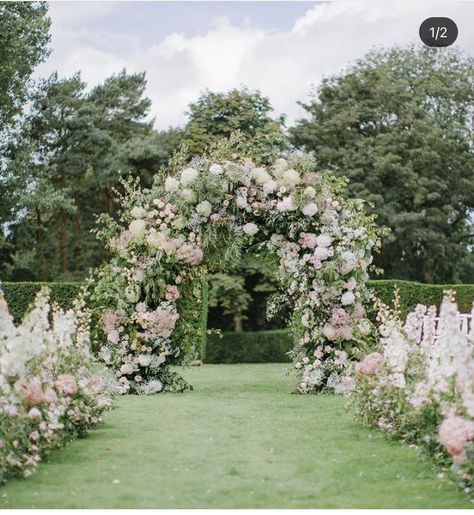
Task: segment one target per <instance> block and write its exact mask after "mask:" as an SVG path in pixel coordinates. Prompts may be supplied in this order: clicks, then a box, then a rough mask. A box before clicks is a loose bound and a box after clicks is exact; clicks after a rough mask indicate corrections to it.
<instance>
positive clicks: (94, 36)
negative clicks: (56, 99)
mask: <svg viewBox="0 0 474 515" xmlns="http://www.w3.org/2000/svg"><path fill="white" fill-rule="evenodd" d="M49 14H50V17H51V20H52V29H51V30H52V42H51V48H52V50H53V51H52V53H51V55H50V57H49V58H48V59H47V61H46V62H45V63H43V64H42V65H40V66H39V67H38V69H37V71H36V73H35V75H36V77H45V76H48V75H49V74H50V73H52V72H54V71H58V72H59V74H60V75H61V76H70V75H72V74H73V73H74V72H76V71H81V74H82V78H83V80H85V81H86V82H87V84H88V86H89V87H93V86H94V85H96V84H98V83H100V82H102V81H103V80H104V79H105V78H106V77H108V76H110V75H111V74H113V73H117V72H119V71H120V70H122V69H123V68H126V69H127V70H128V71H129V72H141V71H146V75H147V79H148V85H147V91H146V94H147V96H148V97H149V98H150V99H151V100H152V108H151V113H150V116H153V117H154V118H155V126H156V128H157V129H167V128H168V127H170V126H179V125H183V124H184V123H185V122H186V115H185V111H186V107H187V105H188V104H189V102H192V101H195V100H196V99H197V98H198V97H199V95H200V94H201V93H202V92H203V91H205V90H206V89H209V90H211V91H226V90H229V89H232V88H234V87H239V86H241V85H246V86H247V87H248V88H250V89H252V90H254V89H259V90H260V91H261V92H262V93H263V94H264V95H266V96H268V97H270V100H271V103H272V105H273V107H274V115H275V116H278V115H280V114H282V113H284V114H286V115H287V121H288V125H291V124H292V123H293V122H294V121H295V120H296V119H298V118H301V117H302V116H304V111H303V109H302V107H301V106H299V105H298V104H297V101H298V100H300V101H306V100H308V99H309V97H310V93H311V91H312V90H313V89H314V88H315V87H317V85H318V84H319V83H320V82H321V79H322V78H323V77H324V76H325V75H331V74H335V73H339V72H341V71H343V70H344V69H345V68H347V66H348V65H350V64H351V62H353V61H354V59H357V58H360V57H363V55H364V54H365V53H366V52H367V51H369V50H370V49H371V48H374V47H382V46H385V47H387V46H392V45H406V44H410V43H419V37H418V28H419V26H420V24H421V22H422V21H423V20H424V19H425V18H428V17H430V16H447V17H450V18H452V19H453V20H454V21H455V22H456V24H457V26H458V29H459V36H458V39H457V41H456V43H455V45H456V46H458V47H460V48H462V49H463V50H464V51H465V52H466V53H468V54H470V55H473V56H474V31H473V30H472V25H473V22H474V2H472V1H469V0H467V1H455V0H450V1H417V0H405V1H388V0H387V1H370V2H369V1H350V2H349V1H328V2H314V1H312V2H310V1H307V2H304V1H303V2H302V1H279V2H274V1H269V2H252V1H248V2H232V1H214V2H202V1H198V0H194V1H187V2H184V1H183V2H180V1H176V2H159V1H155V2H151V1H149V2H143V1H121V2H115V1H110V2H109V1H107V2H104V1H58V2H50V4H49ZM420 44H421V43H420Z"/></svg>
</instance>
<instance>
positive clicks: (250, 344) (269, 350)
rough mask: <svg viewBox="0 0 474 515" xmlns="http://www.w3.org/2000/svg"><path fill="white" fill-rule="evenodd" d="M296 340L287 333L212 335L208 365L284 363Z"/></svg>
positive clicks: (226, 333)
mask: <svg viewBox="0 0 474 515" xmlns="http://www.w3.org/2000/svg"><path fill="white" fill-rule="evenodd" d="M292 347H293V338H292V336H291V334H290V332H289V331H288V330H287V329H276V330H273V331H257V332H252V333H251V332H249V333H246V332H243V333H228V332H225V333H223V337H222V338H220V337H219V335H216V334H213V335H210V336H208V337H207V347H206V358H205V362H206V363H282V362H287V361H289V358H288V356H287V354H286V353H287V352H288V351H289V350H290V349H291V348H292Z"/></svg>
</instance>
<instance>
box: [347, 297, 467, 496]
mask: <svg viewBox="0 0 474 515" xmlns="http://www.w3.org/2000/svg"><path fill="white" fill-rule="evenodd" d="M397 305H398V302H397V297H396V298H395V309H394V310H392V309H389V308H388V307H387V306H385V305H383V304H381V303H379V305H378V308H379V314H378V321H379V323H380V326H379V332H380V344H379V348H378V349H376V351H375V352H371V353H370V354H368V355H367V356H366V357H365V358H364V359H363V360H362V361H360V362H359V363H357V364H356V366H355V370H354V373H353V375H352V380H353V384H352V391H351V393H350V400H351V402H352V403H353V404H354V405H355V407H356V409H357V415H358V417H359V418H360V419H361V420H363V421H364V422H365V423H366V424H367V425H369V426H371V427H378V428H380V429H382V430H384V431H386V432H387V433H388V434H390V435H392V436H394V437H398V438H401V439H403V440H405V441H406V442H408V443H410V444H413V445H417V446H420V447H422V448H424V449H425V450H426V451H427V452H428V453H429V454H430V455H431V456H433V457H434V458H435V460H436V461H437V462H438V463H439V464H440V465H442V466H447V465H451V466H452V468H453V470H454V471H455V472H456V473H457V474H458V475H459V478H460V481H461V486H462V487H463V488H464V489H466V490H467V491H469V490H470V488H471V485H472V480H473V477H474V328H473V327H472V325H471V326H470V328H468V327H467V325H464V326H463V325H462V324H461V323H460V318H459V311H458V308H457V305H456V302H455V299H454V297H453V294H452V292H445V296H444V300H443V302H442V304H441V307H440V312H439V321H438V322H437V324H436V323H435V321H434V318H435V316H436V308H435V307H433V306H432V307H426V306H423V305H418V306H417V307H416V308H415V309H414V310H413V311H412V312H411V313H410V314H409V315H408V316H407V318H406V321H405V322H402V320H401V319H400V314H399V311H398V309H397ZM473 313H474V308H473Z"/></svg>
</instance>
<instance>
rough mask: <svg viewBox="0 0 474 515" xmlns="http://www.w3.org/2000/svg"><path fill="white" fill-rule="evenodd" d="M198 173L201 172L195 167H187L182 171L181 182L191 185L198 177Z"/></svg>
mask: <svg viewBox="0 0 474 515" xmlns="http://www.w3.org/2000/svg"><path fill="white" fill-rule="evenodd" d="M198 174H199V172H198V171H197V170H196V169H195V168H185V169H184V170H183V171H182V172H181V184H182V185H183V186H189V185H190V184H192V183H193V182H194V181H195V180H196V179H197V176H198Z"/></svg>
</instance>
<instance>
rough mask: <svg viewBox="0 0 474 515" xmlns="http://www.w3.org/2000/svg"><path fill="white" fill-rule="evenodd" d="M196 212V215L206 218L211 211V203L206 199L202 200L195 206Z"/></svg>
mask: <svg viewBox="0 0 474 515" xmlns="http://www.w3.org/2000/svg"><path fill="white" fill-rule="evenodd" d="M196 212H197V214H198V215H200V216H203V217H204V218H207V217H208V216H209V215H210V214H211V212H212V205H211V203H210V202H209V201H208V200H203V201H202V202H200V203H199V204H198V205H197V206H196Z"/></svg>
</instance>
